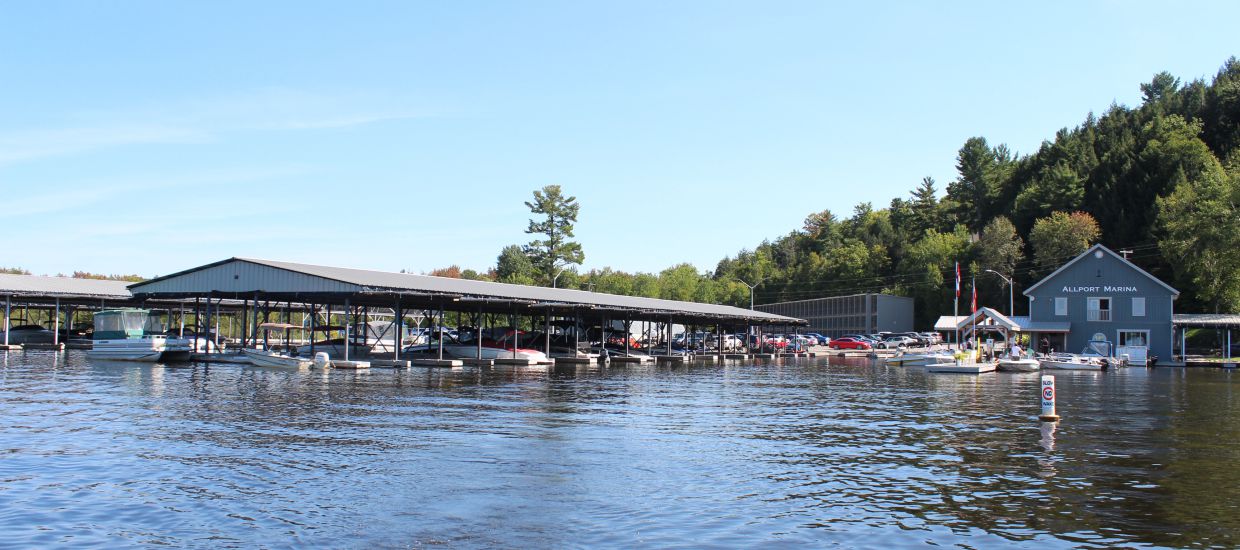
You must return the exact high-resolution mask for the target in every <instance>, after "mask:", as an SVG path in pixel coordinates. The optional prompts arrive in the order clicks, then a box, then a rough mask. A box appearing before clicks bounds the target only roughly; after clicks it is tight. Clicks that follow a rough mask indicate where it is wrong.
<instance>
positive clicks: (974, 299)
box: [972, 277, 977, 313]
mask: <svg viewBox="0 0 1240 550" xmlns="http://www.w3.org/2000/svg"><path fill="white" fill-rule="evenodd" d="M972 286H973V306H972V307H973V313H977V277H974V278H973V285H972Z"/></svg>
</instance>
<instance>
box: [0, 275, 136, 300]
mask: <svg viewBox="0 0 1240 550" xmlns="http://www.w3.org/2000/svg"><path fill="white" fill-rule="evenodd" d="M129 284H130V283H128V282H125V281H107V280H101V279H76V278H73V277H46V276H42V275H11V274H7V273H6V274H0V296H12V297H14V298H21V299H27V300H30V299H35V300H37V299H56V298H60V299H62V300H100V299H102V300H130V299H132V298H133V295H131V294H130V293H129V288H128V285H129Z"/></svg>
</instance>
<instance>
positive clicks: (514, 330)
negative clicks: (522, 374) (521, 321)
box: [508, 310, 521, 359]
mask: <svg viewBox="0 0 1240 550" xmlns="http://www.w3.org/2000/svg"><path fill="white" fill-rule="evenodd" d="M508 324H510V325H512V358H513V359H516V358H517V335H518V334H520V333H521V331H520V330H517V312H516V310H513V312H512V313H509V314H508Z"/></svg>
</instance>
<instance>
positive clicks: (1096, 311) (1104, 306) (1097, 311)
mask: <svg viewBox="0 0 1240 550" xmlns="http://www.w3.org/2000/svg"><path fill="white" fill-rule="evenodd" d="M1088 304H1089V306H1088V308H1087V312H1088V317H1087V318H1086V320H1088V321H1110V320H1111V299H1110V298H1089V302H1088Z"/></svg>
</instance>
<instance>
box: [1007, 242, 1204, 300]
mask: <svg viewBox="0 0 1240 550" xmlns="http://www.w3.org/2000/svg"><path fill="white" fill-rule="evenodd" d="M1095 252H1102V253H1103V254H1106V255H1109V256H1110V257H1111V258H1114V259H1115V260H1118V261H1119V262H1120V263H1121V264H1122V265H1124V266H1125V267H1127V268H1129V269H1131V270H1132V271H1133V272H1135V273H1137V274H1139V275H1143V276H1145V277H1146V278H1147V279H1149V280H1151V281H1153V282H1154V283H1156V284H1157V285H1158V286H1160V287H1162V288H1164V289H1166V290H1167V291H1168V292H1170V293H1171V295H1172V296H1179V295H1180V291H1178V290H1176V289H1174V288H1172V287H1171V285H1168V284H1167V283H1164V282H1162V281H1161V280H1159V279H1158V277H1155V276H1153V275H1150V274H1149V272H1147V271H1145V270H1144V269H1141V268H1140V267H1137V265H1136V264H1134V263H1132V262H1130V261H1128V260H1126V259H1124V257H1123V256H1120V255H1119V254H1116V253H1115V252H1113V251H1112V250H1111V249H1109V248H1107V247H1105V246H1102V245H1101V244H1096V245H1093V246H1091V247H1089V249H1088V250H1086V251H1085V252H1082V253H1081V254H1080V255H1078V256H1077V257H1075V258H1073V259H1071V260H1069V261H1068V263H1065V264H1063V265H1061V266H1059V269H1056V270H1055V271H1054V272H1052V273H1051V274H1050V275H1047V276H1046V277H1043V278H1042V280H1041V281H1038V282H1037V283H1034V285H1033V286H1031V287H1029V288H1027V289H1025V291H1024V292H1022V293H1021V294H1024V295H1025V296H1031V295H1032V293H1033V291H1034V290H1036V289H1037V288H1038V287H1041V286H1042V285H1044V284H1046V283H1047V282H1048V281H1050V280H1052V279H1055V278H1056V277H1058V276H1059V275H1061V274H1063V273H1064V272H1066V271H1068V270H1069V269H1070V268H1071V267H1072V266H1074V265H1076V264H1077V263H1078V262H1080V261H1082V260H1084V259H1085V258H1088V257H1090V256H1092V255H1093V254H1094V253H1095Z"/></svg>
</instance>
